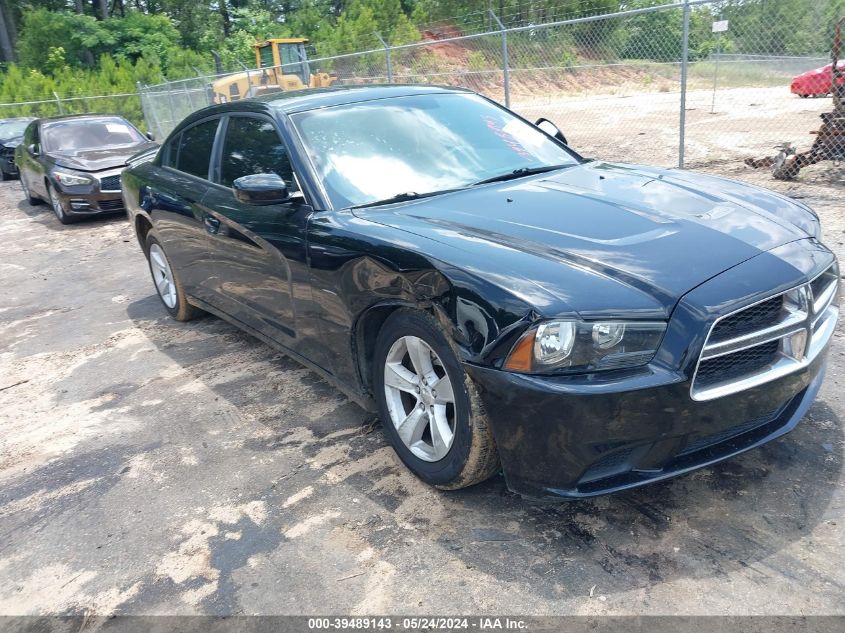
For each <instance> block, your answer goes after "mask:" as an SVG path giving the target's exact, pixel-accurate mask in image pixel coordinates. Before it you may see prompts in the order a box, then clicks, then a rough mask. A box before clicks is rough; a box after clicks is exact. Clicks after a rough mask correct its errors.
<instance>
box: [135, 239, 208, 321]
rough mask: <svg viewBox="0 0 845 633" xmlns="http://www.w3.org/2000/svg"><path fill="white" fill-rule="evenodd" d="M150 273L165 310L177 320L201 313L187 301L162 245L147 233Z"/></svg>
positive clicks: (184, 319)
mask: <svg viewBox="0 0 845 633" xmlns="http://www.w3.org/2000/svg"><path fill="white" fill-rule="evenodd" d="M144 250H145V251H146V254H147V262H148V263H149V266H150V274H151V275H152V278H153V284H154V285H155V288H156V292H157V293H158V298H159V299H161V302H162V303H163V304H164V308H165V310H167V312H168V313H169V314H170V316H172V317H173V318H174V319H176V320H177V321H190V320H191V319H195V318H197V317H198V316H201V315H202V314H203V311H202V310H200V309H199V308H197V307H196V306H192V305H191V304H190V303H188V298H187V295H186V294H185V289H184V288H183V286H182V282H181V281H180V279H179V276H178V275H177V274H176V272H175V271H174V270H173V269H172V268H171V266H170V260H169V259H168V258H167V254H166V253H165V252H164V247H163V246H162V245H161V243H160V242H159V241H158V240H157V239H156V237H155V235H153V233H152V231H150V232H149V233H147V239H146V242H145V249H144Z"/></svg>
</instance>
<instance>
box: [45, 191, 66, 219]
mask: <svg viewBox="0 0 845 633" xmlns="http://www.w3.org/2000/svg"><path fill="white" fill-rule="evenodd" d="M48 189H49V190H50V203H51V205H52V207H53V213H55V214H56V217H57V218H59V220H63V219H64V217H65V210H64V209H62V201H61V200H60V199H59V194H57V193H56V190H55V189H53V187H48Z"/></svg>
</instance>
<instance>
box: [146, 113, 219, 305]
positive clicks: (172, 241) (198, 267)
mask: <svg viewBox="0 0 845 633" xmlns="http://www.w3.org/2000/svg"><path fill="white" fill-rule="evenodd" d="M220 121H221V117H220V116H216V117H211V118H208V119H204V120H202V121H199V122H197V123H195V124H193V125H191V126H189V127H186V128H185V129H184V130H182V132H181V133H180V134H178V135H176V136H175V137H173V138H172V139H171V140H170V141H169V142H168V143H167V144H166V146H165V148H164V150H163V154H162V164H161V167H160V168H159V176H160V177H159V178H157V179H156V180H155V181H151V182H149V183H147V184H145V185H144V186H143V188H142V190H141V191H140V192H139V193H140V199H141V206H143V208H145V209H147V211H149V213H150V216H151V217H152V219H153V224H154V226H155V230H156V233H157V234H158V237H159V240H160V241H161V243H162V245H163V246H164V250H165V252H166V253H167V256H168V258H169V259H170V263H171V265H172V266H173V267H174V268H175V269H176V271H177V273H176V274H178V275H179V277H180V279H181V280H182V284H183V285H184V286H185V291H186V292H187V293H188V294H189V295H192V296H195V297H197V298H200V299H207V297H208V292H207V286H206V279H207V276H208V270H207V265H206V256H207V254H208V250H207V248H206V246H207V245H206V236H207V232H206V227H205V224H204V219H205V216H206V214H205V211H204V208H203V207H202V204H201V203H202V199H203V197H204V196H205V195H206V192H207V191H208V188H209V171H210V168H211V157H212V154H213V151H214V144H215V141H216V139H217V134H218V129H219V126H220Z"/></svg>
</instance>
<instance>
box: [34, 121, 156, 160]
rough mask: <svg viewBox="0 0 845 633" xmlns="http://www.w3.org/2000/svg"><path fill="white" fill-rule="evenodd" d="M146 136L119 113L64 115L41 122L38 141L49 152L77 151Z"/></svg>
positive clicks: (112, 144)
mask: <svg viewBox="0 0 845 633" xmlns="http://www.w3.org/2000/svg"><path fill="white" fill-rule="evenodd" d="M146 140H147V139H146V138H145V137H144V136H143V135H142V134H141V133H140V132H139V131H138V130H137V129H135V127H134V126H133V125H132V124H130V123H129V122H128V121H126V120H124V119H121V118H120V117H103V118H100V119H68V120H66V121H55V122H53V123H46V124H44V125H43V126H42V141H41V142H42V145H43V146H44V149H46V150H48V151H53V152H78V151H82V150H87V149H104V148H107V147H120V146H124V145H135V144H137V143H142V142H144V141H146Z"/></svg>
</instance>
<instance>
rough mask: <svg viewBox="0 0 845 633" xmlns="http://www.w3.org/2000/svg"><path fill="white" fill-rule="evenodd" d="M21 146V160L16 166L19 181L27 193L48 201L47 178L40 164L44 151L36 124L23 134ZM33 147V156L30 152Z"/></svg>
mask: <svg viewBox="0 0 845 633" xmlns="http://www.w3.org/2000/svg"><path fill="white" fill-rule="evenodd" d="M21 144H22V145H23V148H22V151H21V160H20V161H19V164H18V173H19V175H20V179H21V180H22V181H23V182H24V183H26V186H27V188H28V189H29V191H30V192H31V193H33V194H35V195H36V196H39V197H41V198H42V199H44V200H49V199H50V198H49V196H48V194H47V187H46V185H45V184H44V181H45V178H46V176H47V173H46V170H45V169H44V165H43V164H42V160H43V159H42V156H41V153H42V152H43V151H44V150H43V149H42V147H41V129H40V125H39V124H38V123H37V122H33V123H31V124H30V125H29V126H28V127H27V128H26V131H25V132H24V136H23V142H22V143H21ZM31 147H35V149H36V152H37V153H35V154H33V153H32V151H31V150H30V148H31Z"/></svg>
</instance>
